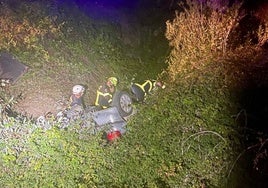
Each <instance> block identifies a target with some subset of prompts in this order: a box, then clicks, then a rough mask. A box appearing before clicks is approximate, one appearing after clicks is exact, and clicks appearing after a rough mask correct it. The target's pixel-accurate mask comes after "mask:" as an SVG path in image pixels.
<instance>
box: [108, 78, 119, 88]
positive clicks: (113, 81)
mask: <svg viewBox="0 0 268 188" xmlns="http://www.w3.org/2000/svg"><path fill="white" fill-rule="evenodd" d="M108 81H110V82H111V83H112V84H113V85H114V86H116V85H117V83H118V80H117V78H116V77H110V78H108Z"/></svg>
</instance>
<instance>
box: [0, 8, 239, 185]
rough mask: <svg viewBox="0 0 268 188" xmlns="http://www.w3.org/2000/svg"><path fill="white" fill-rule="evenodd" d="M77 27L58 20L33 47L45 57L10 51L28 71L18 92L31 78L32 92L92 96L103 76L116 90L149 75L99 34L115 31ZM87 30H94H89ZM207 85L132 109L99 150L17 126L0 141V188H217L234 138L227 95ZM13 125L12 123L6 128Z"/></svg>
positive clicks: (68, 136)
mask: <svg viewBox="0 0 268 188" xmlns="http://www.w3.org/2000/svg"><path fill="white" fill-rule="evenodd" d="M69 12H73V13H74V12H75V11H74V10H72V11H69ZM80 16H81V15H80V14H77V15H76V18H77V17H79V18H80ZM82 17H83V16H82ZM79 20H80V21H81V22H82V23H81V22H77V21H73V22H72V20H66V24H65V25H64V27H63V30H64V35H63V36H60V37H58V38H53V37H51V38H50V37H48V38H46V40H44V41H42V44H40V48H41V49H43V50H45V51H47V52H48V57H46V58H43V57H44V56H43V55H44V54H42V53H41V52H40V51H36V52H35V53H32V52H31V51H28V50H19V51H17V50H14V53H16V55H17V56H18V57H19V58H20V59H21V60H23V62H27V64H29V65H30V66H31V68H32V71H31V72H29V74H27V75H26V76H25V77H23V79H22V80H20V83H19V84H20V86H24V85H27V86H29V83H31V84H30V85H31V86H32V87H37V86H36V85H35V83H36V81H37V80H36V79H37V78H38V82H37V83H38V85H46V86H47V87H48V85H53V84H54V85H55V87H59V88H60V90H61V94H64V95H67V94H68V92H69V89H70V88H71V86H72V84H73V83H77V82H82V83H90V84H88V87H89V91H92V90H94V89H95V88H96V87H97V85H98V84H99V81H100V80H103V79H104V77H106V76H109V75H111V74H115V75H116V76H118V77H119V78H120V79H121V80H122V82H121V83H122V85H127V84H128V83H129V81H130V79H131V78H132V76H133V75H134V74H135V73H138V75H137V77H140V79H141V78H145V77H144V76H145V75H146V76H149V77H154V76H155V74H156V72H157V71H156V72H155V71H151V66H149V65H150V63H149V64H143V63H138V62H137V59H136V58H128V57H126V56H124V54H122V53H120V52H121V50H122V48H120V47H118V46H116V47H115V46H114V43H113V40H114V39H113V38H110V36H111V35H109V34H107V33H109V32H112V29H116V28H112V27H111V26H110V25H106V24H105V23H102V24H100V23H93V22H92V20H87V18H85V17H83V18H81V19H79ZM95 24H97V27H95V28H96V30H91V29H90V28H92V26H93V25H95ZM98 24H100V25H101V26H102V27H98V26H99V25H98ZM78 25H79V26H78ZM67 31H69V32H67ZM115 42H116V41H115ZM141 58H142V57H141ZM126 62H127V63H126ZM148 69H149V70H148ZM210 76H211V75H210ZM214 84H215V83H214V80H210V79H208V82H206V83H202V82H197V83H195V84H184V83H182V84H179V85H168V86H167V89H166V90H164V91H162V92H160V93H158V94H157V95H153V96H151V97H150V99H149V100H148V101H147V105H138V106H137V108H138V113H137V115H136V116H135V117H134V118H133V119H132V120H131V122H130V123H129V124H128V128H129V132H128V133H127V134H126V136H125V137H123V138H122V140H120V142H118V143H114V144H113V145H108V146H106V147H103V145H104V143H103V141H102V140H100V136H101V135H95V136H92V135H89V134H88V132H86V131H85V132H83V131H78V130H79V127H78V129H75V127H74V129H73V130H68V131H60V130H57V129H56V128H54V129H51V130H49V131H43V130H42V129H40V130H39V129H37V130H35V129H34V130H33V131H32V132H31V131H30V132H27V130H28V128H27V127H28V126H30V125H31V122H24V124H23V127H24V128H25V130H24V129H23V130H22V131H21V132H19V131H17V132H19V133H21V134H17V135H16V137H15V136H12V135H11V136H10V137H8V139H5V140H2V143H1V149H2V151H3V153H2V155H1V169H2V170H1V171H0V177H1V185H3V186H4V187H17V186H21V187H77V186H78V185H80V186H81V187H124V186H125V187H176V186H179V187H201V186H202V185H208V186H209V187H220V185H224V184H221V183H222V182H224V181H226V179H225V178H223V177H226V176H227V175H228V172H229V170H230V167H231V163H230V159H232V158H233V156H232V153H233V151H232V149H233V146H232V143H231V142H229V140H230V139H235V138H234V137H233V136H232V134H233V129H232V128H231V126H232V124H233V123H234V122H233V119H232V118H231V115H232V113H231V112H232V111H231V110H230V109H232V101H231V99H230V95H228V94H227V93H228V92H226V91H225V90H223V89H222V87H221V85H214ZM15 87H16V86H15ZM18 87H19V86H18ZM16 89H18V88H15V90H16ZM44 90H45V89H44ZM87 94H88V95H89V96H88V97H90V96H91V94H92V93H87ZM215 96H217V97H215ZM14 121H15V120H14ZM14 124H15V125H17V124H18V123H16V122H15V123H14V122H13V123H10V125H9V126H11V127H12V126H14ZM9 126H7V125H5V127H9ZM7 130H8V129H7ZM18 140H19V142H18ZM7 143H8V144H7ZM5 144H6V145H5Z"/></svg>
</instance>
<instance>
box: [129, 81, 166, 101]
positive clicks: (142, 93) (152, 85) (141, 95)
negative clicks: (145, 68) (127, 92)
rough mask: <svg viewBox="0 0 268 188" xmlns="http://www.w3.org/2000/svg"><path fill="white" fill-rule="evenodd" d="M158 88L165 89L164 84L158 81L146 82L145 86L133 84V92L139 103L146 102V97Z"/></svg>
mask: <svg viewBox="0 0 268 188" xmlns="http://www.w3.org/2000/svg"><path fill="white" fill-rule="evenodd" d="M157 88H162V89H164V88H165V85H164V84H162V82H160V81H157V80H146V81H145V82H144V83H143V84H139V83H132V84H131V92H132V94H134V97H135V100H136V101H137V102H144V100H145V97H146V96H147V95H148V94H151V92H152V91H153V90H155V89H157Z"/></svg>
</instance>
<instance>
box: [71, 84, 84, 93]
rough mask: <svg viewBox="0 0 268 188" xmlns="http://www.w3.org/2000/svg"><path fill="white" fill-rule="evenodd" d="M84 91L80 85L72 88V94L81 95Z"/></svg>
mask: <svg viewBox="0 0 268 188" xmlns="http://www.w3.org/2000/svg"><path fill="white" fill-rule="evenodd" d="M84 91H85V88H84V86H81V85H75V86H74V87H73V94H79V93H83V92H84Z"/></svg>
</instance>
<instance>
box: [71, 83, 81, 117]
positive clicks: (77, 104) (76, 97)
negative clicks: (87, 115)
mask: <svg viewBox="0 0 268 188" xmlns="http://www.w3.org/2000/svg"><path fill="white" fill-rule="evenodd" d="M84 91H85V88H84V86H82V85H75V86H74V87H73V91H72V95H71V97H70V101H69V102H70V107H69V108H70V109H69V110H68V111H67V117H68V118H69V119H77V118H79V117H80V116H81V114H82V113H83V111H84V102H83V95H84Z"/></svg>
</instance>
